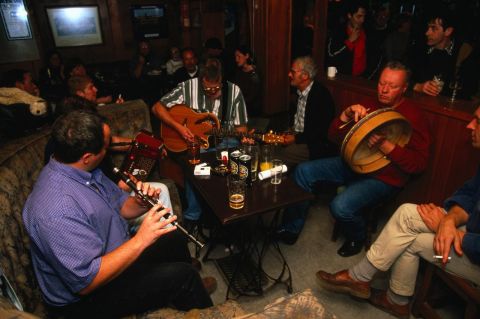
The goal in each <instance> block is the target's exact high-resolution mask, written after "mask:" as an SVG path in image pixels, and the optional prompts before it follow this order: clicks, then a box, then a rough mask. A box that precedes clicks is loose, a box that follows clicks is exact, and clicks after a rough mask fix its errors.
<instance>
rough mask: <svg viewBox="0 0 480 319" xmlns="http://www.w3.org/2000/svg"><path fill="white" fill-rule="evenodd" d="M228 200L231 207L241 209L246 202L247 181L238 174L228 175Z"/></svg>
mask: <svg viewBox="0 0 480 319" xmlns="http://www.w3.org/2000/svg"><path fill="white" fill-rule="evenodd" d="M227 186H228V202H229V205H230V207H231V208H233V209H241V208H243V206H244V204H245V181H244V180H242V179H240V177H239V176H238V175H233V174H232V175H228V177H227Z"/></svg>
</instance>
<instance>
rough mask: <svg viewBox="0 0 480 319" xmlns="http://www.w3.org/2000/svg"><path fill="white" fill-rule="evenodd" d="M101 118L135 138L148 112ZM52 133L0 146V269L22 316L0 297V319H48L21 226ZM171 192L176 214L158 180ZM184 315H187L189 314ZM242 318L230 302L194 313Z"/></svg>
mask: <svg viewBox="0 0 480 319" xmlns="http://www.w3.org/2000/svg"><path fill="white" fill-rule="evenodd" d="M99 111H100V112H101V113H102V114H103V115H105V116H106V117H107V118H108V120H109V124H110V126H111V128H112V131H113V134H116V135H122V136H134V135H135V133H136V132H138V131H139V130H140V129H141V128H147V129H149V128H150V127H151V125H150V115H149V109H148V107H147V105H146V104H145V103H143V102H142V101H132V102H128V103H125V104H123V105H106V106H103V107H101V108H100V109H99ZM49 136H50V129H49V128H44V129H43V130H41V131H39V132H36V133H34V134H33V135H30V136H26V137H22V138H18V139H15V140H12V141H9V142H7V143H6V144H4V145H1V146H0V267H1V269H2V270H3V272H4V274H5V276H6V278H8V280H9V281H10V283H11V285H12V286H13V289H14V290H15V292H16V294H17V295H18V298H19V300H20V302H21V304H22V305H23V308H24V310H25V312H21V311H18V310H16V309H15V308H14V306H13V305H12V304H10V303H9V302H8V300H7V298H5V297H2V294H1V291H0V318H37V317H40V318H45V317H47V315H46V311H45V306H44V303H43V301H42V296H41V292H40V290H39V287H38V285H37V282H36V279H35V275H34V272H33V269H32V264H31V260H30V255H29V238H28V235H27V233H26V232H25V229H24V227H23V225H22V207H23V204H24V202H25V201H26V199H27V197H28V195H29V193H30V192H31V190H32V187H33V185H34V182H35V180H36V178H37V176H38V174H39V173H40V170H41V169H42V167H43V156H44V147H45V144H46V142H47V141H48V138H49ZM161 182H163V183H165V184H166V185H167V186H168V188H169V191H170V196H171V199H172V204H173V206H174V210H175V211H176V212H181V203H180V199H179V196H178V192H177V189H176V187H175V185H174V184H173V183H172V182H171V181H169V180H161ZM187 314H188V313H187ZM243 314H244V312H243V311H242V310H241V308H240V307H239V306H238V304H237V303H235V302H233V301H229V302H226V303H224V304H222V305H218V306H215V307H212V308H209V309H205V310H201V311H194V312H193V313H190V314H189V315H188V317H190V318H192V315H193V318H233V317H236V316H239V315H243ZM184 315H185V313H182V312H179V311H175V310H172V309H161V310H159V311H155V312H152V313H149V314H142V315H137V316H136V317H137V318H181V317H183V316H184Z"/></svg>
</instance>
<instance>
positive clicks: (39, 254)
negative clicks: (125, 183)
mask: <svg viewBox="0 0 480 319" xmlns="http://www.w3.org/2000/svg"><path fill="white" fill-rule="evenodd" d="M127 198H128V194H127V193H125V192H123V191H122V190H120V189H119V188H118V187H117V185H115V184H114V183H113V182H112V181H111V180H109V179H108V178H107V177H106V176H105V175H103V173H102V172H101V171H100V170H99V169H95V170H93V171H92V172H86V171H82V170H79V169H75V168H73V167H71V166H68V165H65V164H62V163H60V162H58V161H56V160H55V159H53V158H52V159H51V160H50V161H49V163H48V164H47V165H46V166H45V167H44V168H43V170H42V172H41V173H40V175H39V178H38V180H37V182H36V184H35V187H34V189H33V191H32V193H31V194H30V196H29V197H28V200H27V202H26V203H25V207H24V209H23V222H24V224H25V227H26V229H27V232H28V234H29V236H30V239H31V253H32V260H33V267H34V269H35V274H36V276H37V279H38V282H39V285H40V288H41V290H42V292H43V295H44V298H45V300H46V302H47V303H49V304H51V305H54V306H62V305H66V304H70V303H72V302H75V301H77V300H79V296H78V294H77V293H78V292H79V291H81V290H82V289H84V288H86V287H87V286H88V285H89V284H90V283H91V282H92V281H93V279H94V278H95V276H96V275H97V273H98V271H99V269H100V262H101V258H102V256H104V255H105V254H107V253H109V252H111V251H112V250H114V249H116V248H117V247H118V246H120V245H121V244H123V243H124V242H125V241H126V240H128V239H129V235H128V225H127V222H126V220H125V219H124V218H123V217H121V216H120V209H121V207H122V206H123V204H124V203H125V200H126V199H127Z"/></svg>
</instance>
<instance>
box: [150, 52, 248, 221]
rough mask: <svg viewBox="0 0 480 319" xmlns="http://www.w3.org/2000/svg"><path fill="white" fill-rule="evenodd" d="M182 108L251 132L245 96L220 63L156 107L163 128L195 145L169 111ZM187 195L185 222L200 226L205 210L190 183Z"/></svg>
mask: <svg viewBox="0 0 480 319" xmlns="http://www.w3.org/2000/svg"><path fill="white" fill-rule="evenodd" d="M178 104H186V105H188V106H189V107H190V108H191V109H192V110H195V111H197V112H199V113H205V112H210V113H213V114H215V115H216V116H217V117H218V119H219V120H220V122H221V125H222V127H224V128H227V129H233V128H234V129H235V130H236V131H238V132H242V133H246V132H247V125H246V124H247V120H248V118H247V110H246V107H245V101H244V99H243V95H242V92H241V91H240V88H239V87H238V86H236V85H235V84H233V83H231V82H228V81H223V77H222V65H221V63H220V61H219V60H218V59H214V58H210V59H208V60H207V61H206V63H205V68H204V69H203V70H202V72H201V75H200V77H199V78H193V79H190V80H187V81H185V82H182V83H179V84H178V86H177V87H176V88H174V89H173V90H172V91H170V92H169V93H167V94H166V95H165V96H163V97H162V98H161V99H160V101H158V102H157V103H155V105H154V106H153V107H152V112H153V114H155V116H156V117H158V118H159V119H160V120H161V121H162V122H163V123H162V124H165V125H168V126H170V127H172V128H173V129H175V130H176V131H177V132H178V133H179V135H180V136H181V137H183V139H185V140H187V141H193V140H194V139H195V135H194V134H193V133H192V131H191V130H190V129H189V128H188V127H187V125H185V124H186V123H179V122H177V121H176V120H175V119H174V118H173V117H172V116H171V115H170V113H169V111H168V109H169V108H171V107H173V106H175V105H178ZM229 145H230V146H232V144H229ZM185 192H186V198H187V201H188V208H187V209H186V210H185V211H184V220H185V223H186V226H187V227H188V226H189V225H187V224H188V223H189V222H190V223H191V225H192V224H193V225H194V224H196V222H197V221H198V219H199V218H200V215H201V208H200V205H199V202H198V199H197V197H196V196H197V195H196V194H195V193H194V192H193V190H192V187H191V185H190V184H189V183H188V182H186V183H185Z"/></svg>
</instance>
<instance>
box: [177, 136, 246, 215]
mask: <svg viewBox="0 0 480 319" xmlns="http://www.w3.org/2000/svg"><path fill="white" fill-rule="evenodd" d="M238 145H239V142H238V140H237V139H235V138H224V139H223V142H222V143H221V145H219V146H220V147H235V146H238ZM214 151H215V147H210V148H208V149H206V150H203V149H202V150H201V152H202V153H205V152H214ZM185 197H186V199H187V205H188V206H187V208H186V209H185V210H184V211H183V218H185V219H188V220H199V219H200V216H201V215H202V207H201V205H200V199H199V198H198V194H197V192H196V191H195V190H194V189H193V185H192V183H190V181H189V180H188V179H185Z"/></svg>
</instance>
